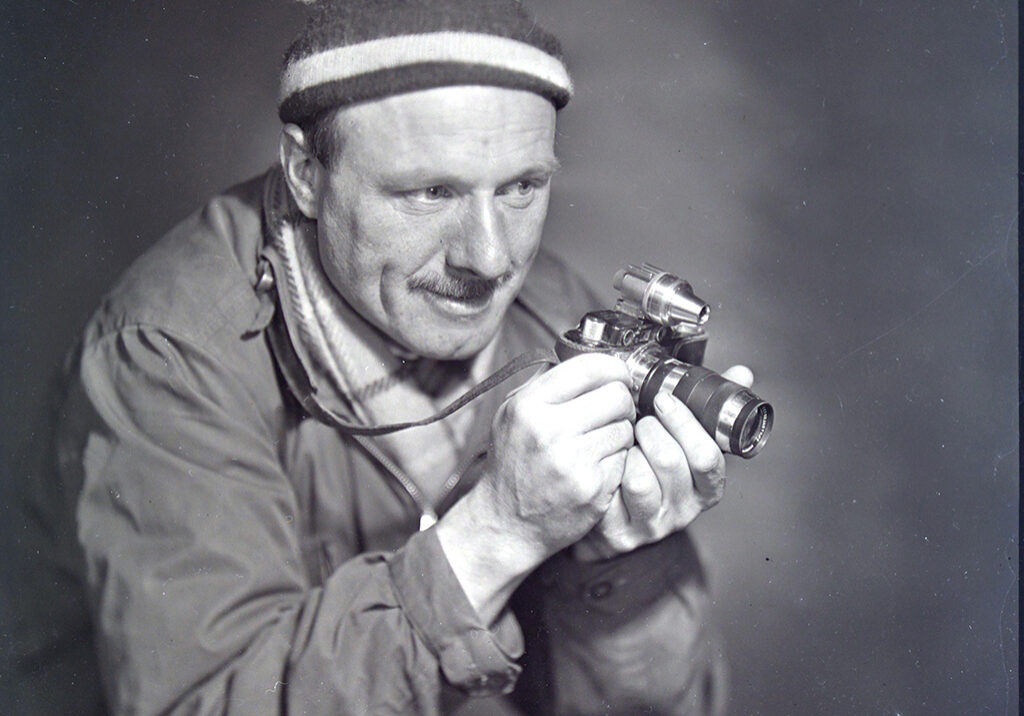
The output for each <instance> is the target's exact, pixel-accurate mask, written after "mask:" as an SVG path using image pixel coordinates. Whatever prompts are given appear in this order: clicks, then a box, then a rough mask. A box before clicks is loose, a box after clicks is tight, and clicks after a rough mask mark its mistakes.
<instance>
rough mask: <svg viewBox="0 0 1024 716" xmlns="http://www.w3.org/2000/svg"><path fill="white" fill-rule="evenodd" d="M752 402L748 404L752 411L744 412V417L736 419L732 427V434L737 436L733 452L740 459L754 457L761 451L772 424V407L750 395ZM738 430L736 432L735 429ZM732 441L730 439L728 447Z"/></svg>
mask: <svg viewBox="0 0 1024 716" xmlns="http://www.w3.org/2000/svg"><path fill="white" fill-rule="evenodd" d="M751 396H752V397H753V398H754V401H751V402H750V404H751V405H752V406H753V409H752V410H748V411H746V416H745V417H742V418H741V419H738V420H737V421H736V422H735V423H734V426H733V429H732V432H734V433H735V434H736V435H737V438H736V440H735V450H730V452H735V453H736V454H737V455H739V456H741V457H754V455H756V454H757V453H759V452H760V451H761V448H763V447H764V444H765V443H766V442H767V441H768V433H770V432H771V429H772V422H773V417H774V414H773V411H772V406H771V405H769V404H768V403H765V402H764V401H762V400H760V399H758V398H757V396H755V395H753V394H752V393H751ZM737 427H738V428H739V429H738V430H736V428H737ZM732 446H733V441H732V440H731V439H730V447H732Z"/></svg>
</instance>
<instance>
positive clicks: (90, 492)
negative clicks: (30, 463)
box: [15, 171, 723, 714]
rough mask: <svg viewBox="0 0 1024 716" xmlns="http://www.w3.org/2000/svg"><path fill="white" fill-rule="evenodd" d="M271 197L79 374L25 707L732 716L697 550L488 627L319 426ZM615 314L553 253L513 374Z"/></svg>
mask: <svg viewBox="0 0 1024 716" xmlns="http://www.w3.org/2000/svg"><path fill="white" fill-rule="evenodd" d="M275 177H276V180H277V181H279V177H277V175H276V172H274V171H271V172H269V173H268V174H267V175H265V176H263V177H259V178H257V179H255V180H252V181H249V182H247V183H245V184H242V185H239V186H237V187H235V188H233V189H231V190H229V191H227V192H225V193H224V194H223V195H221V196H218V197H216V198H214V199H212V200H211V201H209V202H208V203H207V204H206V206H205V207H203V208H202V209H201V210H200V211H199V212H197V213H195V214H194V215H193V216H191V217H190V218H188V219H187V220H186V221H184V222H183V223H182V224H180V225H179V226H177V227H176V228H175V229H173V230H172V231H171V232H170V233H169V234H168V235H167V236H166V237H164V238H163V239H162V240H161V241H159V242H158V243H157V244H155V245H154V246H153V247H152V248H151V249H150V250H148V251H147V252H146V253H145V254H144V255H143V256H142V257H141V258H139V259H138V260H137V261H136V262H135V263H134V264H133V265H132V266H131V267H130V268H129V270H128V271H127V273H126V274H125V275H124V276H123V277H122V279H121V280H120V281H119V283H118V284H117V286H116V287H115V288H114V289H113V291H112V292H111V293H110V294H108V296H107V297H106V298H105V299H104V300H103V302H102V304H101V306H100V307H99V309H98V311H97V312H96V313H95V315H94V316H93V318H92V319H91V320H90V322H89V323H88V325H87V327H86V329H85V331H84V333H83V338H82V340H81V343H80V345H79V346H78V348H77V349H76V350H75V351H74V353H73V354H72V356H71V357H70V359H69V361H68V363H67V366H66V379H65V381H64V384H63V387H62V389H61V391H60V392H59V393H58V397H57V400H56V403H55V415H56V419H57V429H56V432H55V434H54V438H53V442H52V445H51V448H50V449H49V450H48V451H47V456H48V458H49V459H48V464H47V465H46V466H45V467H44V469H42V470H40V471H39V472H38V473H35V474H33V475H32V476H31V484H30V488H31V490H30V492H31V495H30V497H29V498H28V504H29V505H30V509H29V511H28V514H29V519H28V522H27V526H26V527H24V528H23V529H21V530H20V531H19V532H18V533H17V534H18V544H17V545H16V547H17V551H18V552H19V553H20V554H22V555H27V558H26V559H24V560H23V561H22V563H21V571H20V572H19V574H20V576H19V585H20V587H21V588H22V594H25V593H26V591H25V590H27V593H28V594H31V595H32V596H33V598H32V600H31V601H30V602H27V601H25V600H22V603H21V604H20V606H19V610H20V612H21V615H20V616H19V618H18V620H17V622H16V625H15V633H16V634H17V635H18V639H17V643H18V646H19V648H18V649H17V651H18V660H17V669H18V676H17V678H18V681H19V684H18V686H19V690H18V692H17V700H16V701H15V703H16V704H20V705H22V706H25V712H29V711H30V710H31V712H33V713H39V712H44V711H40V710H33V709H44V707H45V706H46V705H47V704H49V706H50V707H52V708H53V709H54V710H55V711H56V710H61V711H62V712H63V713H69V712H73V713H88V712H94V713H103V712H105V711H106V710H109V711H114V712H118V713H145V714H149V713H214V712H216V713H230V714H274V713H281V714H284V713H289V714H319V713H325V714H337V713H352V714H361V713H417V714H432V713H441V712H452V711H456V710H457V709H458V708H460V707H463V706H465V704H464V702H465V701H466V699H467V698H469V697H472V696H482V697H491V698H494V699H498V698H501V697H502V695H506V694H511V697H510V698H511V700H512V702H514V703H516V704H517V705H518V706H519V707H520V708H523V709H525V710H526V712H528V713H592V712H601V713H609V712H611V713H635V712H636V711H637V710H638V709H640V708H647V709H651V710H652V711H653V712H657V713H710V712H715V711H717V710H719V709H720V708H721V707H722V703H723V702H722V682H721V659H720V654H719V650H718V645H717V642H716V641H715V640H714V639H713V635H712V634H711V631H710V630H709V628H708V626H707V608H708V601H709V600H708V595H707V590H706V586H705V580H704V576H703V573H702V571H701V567H700V563H699V559H698V556H697V553H696V551H695V549H694V547H693V545H692V543H691V541H690V539H689V537H688V536H687V535H686V533H685V532H680V533H677V534H676V535H673V536H671V537H669V538H667V539H665V540H663V541H662V542H660V543H658V544H655V545H650V546H648V547H645V548H642V549H640V550H637V551H636V552H634V553H630V554H628V555H623V556H621V557H618V558H616V559H612V560H608V561H605V562H599V563H593V564H582V563H577V562H575V561H574V560H572V559H571V558H570V557H568V556H567V555H565V554H560V555H556V556H555V557H553V558H552V559H551V560H549V561H548V562H547V563H545V565H543V566H542V567H541V568H539V569H538V570H537V571H536V572H535V573H534V574H533V575H532V576H531V577H530V578H529V579H528V580H527V581H526V582H524V584H523V585H522V586H521V587H520V589H519V590H518V591H517V593H516V595H515V597H514V598H513V602H512V608H511V609H510V610H508V611H507V612H506V613H505V614H504V616H503V617H502V618H501V619H500V620H499V621H498V623H497V625H496V626H495V627H494V628H493V629H488V628H487V626H485V625H484V624H483V623H481V621H480V619H479V617H478V616H477V615H476V613H475V611H474V610H473V608H472V607H471V606H470V604H469V602H468V600H467V598H466V597H465V595H464V594H463V593H462V590H461V588H460V586H459V584H458V581H457V580H456V578H455V576H454V574H453V573H452V571H451V569H450V567H449V566H448V563H447V561H446V559H445V558H444V555H443V552H442V551H441V549H440V546H439V543H438V541H437V538H436V536H435V535H434V531H433V529H430V528H427V529H424V530H420V529H419V528H420V526H421V523H422V519H421V518H422V515H423V511H424V510H423V505H422V504H421V503H422V499H419V500H418V499H416V496H415V495H414V494H410V492H409V490H408V489H407V487H408V486H405V485H403V484H402V476H401V475H400V474H397V475H396V474H395V472H396V471H395V470H393V469H392V468H393V467H394V466H393V465H389V464H388V463H389V461H388V459H387V455H386V451H384V450H382V449H380V447H379V445H377V444H376V443H375V440H374V439H372V438H370V439H355V438H354V437H353V436H351V435H347V434H345V433H344V432H343V431H341V430H339V429H337V428H336V427H335V426H332V425H331V424H329V423H328V422H323V421H322V419H323V415H322V412H323V411H322V408H324V407H329V408H330V410H331V411H333V412H341V413H344V411H345V406H344V404H343V403H342V402H335V404H332V405H330V406H324V405H323V404H322V401H323V400H325V399H333V396H331V395H330V394H329V391H326V390H319V389H318V380H319V379H320V377H319V376H318V374H317V370H318V367H317V366H316V365H312V364H311V363H310V361H309V356H308V355H306V354H305V352H304V350H303V347H302V345H301V341H297V340H296V339H295V337H294V335H292V334H291V333H289V325H290V324H289V320H290V318H289V315H288V311H289V310H291V309H289V307H288V305H287V301H282V300H281V298H282V297H281V296H280V295H278V293H277V292H276V291H275V290H274V281H273V276H272V275H268V271H267V268H268V264H269V265H270V269H271V271H270V274H273V272H274V268H275V267H274V258H273V256H272V252H270V254H271V255H270V256H268V252H267V250H266V249H267V246H268V240H267V238H268V236H267V235H268V232H270V231H273V226H272V222H270V221H269V220H268V212H270V211H271V209H272V208H273V207H270V206H268V204H271V203H273V199H272V198H270V197H272V192H269V191H268V186H270V182H273V181H275ZM592 308H594V305H593V302H592V298H591V295H590V294H589V293H588V292H587V291H586V289H585V288H584V287H583V285H582V284H581V283H580V282H579V280H578V279H577V278H576V277H575V276H574V275H573V274H572V272H571V271H569V270H568V269H567V268H566V267H565V266H564V265H563V264H562V263H561V262H560V261H558V260H557V259H555V258H554V257H553V256H551V255H550V254H548V253H545V252H543V251H542V252H541V254H540V255H539V256H538V257H537V259H536V262H535V264H534V267H533V269H532V270H531V273H530V275H529V277H528V279H527V282H526V285H525V286H524V288H523V291H522V293H521V295H520V298H519V299H518V300H517V301H516V302H515V303H514V304H513V306H512V307H511V308H510V310H509V312H508V314H507V317H506V320H505V324H504V326H503V329H502V333H501V338H500V340H499V342H498V348H497V353H498V355H497V356H496V360H497V361H498V363H503V362H504V361H505V360H507V359H510V358H512V357H513V356H515V355H517V354H519V353H521V352H523V351H525V350H529V349H532V348H537V347H550V346H551V345H552V342H553V335H552V330H564V329H565V328H567V327H569V326H570V325H571V324H572V323H574V322H575V321H576V320H577V319H578V317H579V316H580V315H581V314H582V313H583V312H584V311H586V310H589V309H592ZM517 380H518V382H522V381H523V380H525V378H523V377H519V378H518V379H517ZM320 382H321V383H322V382H323V381H320ZM514 384H515V381H513V383H512V385H514ZM505 389H506V390H507V389H508V388H507V387H506V388H505ZM503 394H504V392H503V391H502V390H498V391H492V393H490V394H488V395H486V396H484V397H483V398H481V399H479V401H477V402H478V403H479V405H478V406H477V408H476V410H477V411H478V413H477V414H476V417H475V418H474V421H473V425H474V427H473V428H472V429H471V433H472V434H471V435H470V436H469V439H468V440H467V441H466V445H467V447H466V450H465V455H464V458H465V459H463V460H462V461H461V467H460V476H459V477H458V480H457V486H456V488H455V489H453V490H452V491H451V492H450V494H449V495H448V496H447V498H446V499H445V500H444V501H443V503H442V504H439V505H435V506H434V508H435V509H436V510H437V511H438V513H441V514H443V512H444V510H445V509H446V508H447V507H448V506H450V504H451V503H452V502H454V501H455V500H457V499H458V497H459V496H460V495H461V494H463V493H464V492H465V490H467V489H469V487H471V486H472V484H473V482H474V481H475V479H476V475H477V473H478V471H479V468H480V464H481V462H482V456H483V455H484V454H485V453H486V446H487V439H488V427H489V424H490V416H491V415H493V413H494V411H495V410H496V409H497V407H498V405H499V404H500V401H501V399H502V395H503ZM325 396H326V397H325ZM318 417H319V418H321V419H318ZM424 525H425V523H424ZM58 679H59V680H60V681H59V682H58V683H60V688H54V686H53V685H52V684H53V683H54V682H57V680H58ZM505 701H506V702H508V700H507V699H506V700H505ZM494 703H495V704H496V703H497V702H496V701H495V702H494ZM32 704H35V706H32ZM494 708H497V706H496V705H495V706H494Z"/></svg>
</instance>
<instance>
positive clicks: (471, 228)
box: [445, 196, 511, 279]
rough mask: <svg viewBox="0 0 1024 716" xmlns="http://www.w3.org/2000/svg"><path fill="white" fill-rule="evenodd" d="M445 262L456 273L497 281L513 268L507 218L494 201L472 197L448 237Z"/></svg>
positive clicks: (492, 198)
mask: <svg viewBox="0 0 1024 716" xmlns="http://www.w3.org/2000/svg"><path fill="white" fill-rule="evenodd" d="M445 260H446V261H447V263H448V266H450V267H451V268H454V269H461V270H463V271H470V272H472V273H474V274H476V275H477V276H479V277H481V278H486V279H495V278H499V277H501V276H503V275H505V274H506V273H507V272H508V271H509V269H510V268H511V258H510V254H509V247H508V235H507V231H506V227H505V220H504V217H503V216H502V215H501V213H500V210H499V208H498V207H497V206H496V203H495V200H494V197H486V196H473V197H471V198H470V200H469V201H468V202H467V206H466V207H465V210H464V211H463V212H462V214H461V216H460V218H459V226H457V227H455V230H454V231H453V232H452V234H451V235H450V236H449V240H448V245H447V253H446V256H445Z"/></svg>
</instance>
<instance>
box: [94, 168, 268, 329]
mask: <svg viewBox="0 0 1024 716" xmlns="http://www.w3.org/2000/svg"><path fill="white" fill-rule="evenodd" d="M262 187H263V177H257V178H255V179H252V180H249V181H247V182H245V183H242V184H239V185H237V186H235V187H232V188H231V189H228V190H227V191H225V192H224V193H222V194H220V195H218V196H216V197H213V198H212V199H210V200H209V201H208V202H207V203H206V204H205V205H204V206H203V207H202V208H201V209H199V210H198V211H196V212H195V213H193V214H192V215H191V216H189V217H188V218H186V219H185V220H184V221H182V222H181V223H180V224H178V225H177V226H175V227H174V228H173V229H171V231H169V232H168V233H167V234H166V235H164V236H163V238H161V239H160V240H159V241H157V242H156V243H155V244H153V245H152V246H151V247H150V248H149V249H147V250H146V251H145V253H143V254H142V255H141V256H140V257H139V258H138V259H136V260H135V261H134V262H133V263H132V264H131V266H129V267H128V269H127V270H126V271H125V273H124V274H122V276H121V277H120V279H118V281H117V283H116V284H115V285H114V287H113V288H112V289H111V291H110V292H109V293H108V294H107V295H106V296H105V297H104V299H103V300H102V302H101V303H100V306H99V308H98V309H97V311H96V312H95V313H94V314H93V317H92V318H91V320H90V321H89V324H88V326H87V328H86V332H85V336H84V342H85V343H86V344H88V343H90V342H93V341H96V340H99V339H100V338H102V337H103V336H104V335H107V334H109V333H112V332H116V331H119V330H123V329H124V328H127V327H131V326H150V327H154V328H157V329H160V330H165V331H168V332H170V333H172V334H174V335H177V336H179V337H180V338H183V339H185V340H187V341H190V342H192V343H195V344H196V345H200V346H202V345H205V344H207V343H209V342H210V341H211V339H212V338H213V337H214V336H215V335H216V334H217V333H218V332H220V331H224V330H227V331H230V332H231V334H233V335H235V336H240V335H241V334H242V333H244V332H245V331H246V330H247V328H248V326H249V325H250V324H251V322H252V320H253V317H254V316H255V314H256V311H257V310H258V308H259V300H258V298H257V297H256V294H255V292H254V291H253V283H254V282H255V274H256V262H257V258H258V253H259V251H260V246H261V243H262V210H261V205H262Z"/></svg>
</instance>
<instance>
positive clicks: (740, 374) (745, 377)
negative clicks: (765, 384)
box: [722, 365, 754, 388]
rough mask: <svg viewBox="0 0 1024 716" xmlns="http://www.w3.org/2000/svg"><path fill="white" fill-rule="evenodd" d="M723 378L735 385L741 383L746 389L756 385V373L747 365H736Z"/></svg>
mask: <svg viewBox="0 0 1024 716" xmlns="http://www.w3.org/2000/svg"><path fill="white" fill-rule="evenodd" d="M722 377H723V378H725V379H727V380H731V381H732V382H733V383H739V384H740V385H742V386H743V387H744V388H749V387H750V386H752V385H753V384H754V373H753V371H751V370H750V368H748V367H747V366H745V365H734V366H733V367H732V368H730V369H729V370H727V371H725V372H724V373H722Z"/></svg>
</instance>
